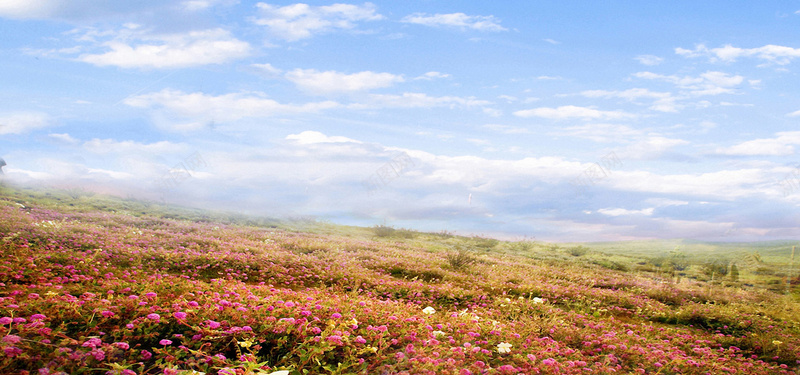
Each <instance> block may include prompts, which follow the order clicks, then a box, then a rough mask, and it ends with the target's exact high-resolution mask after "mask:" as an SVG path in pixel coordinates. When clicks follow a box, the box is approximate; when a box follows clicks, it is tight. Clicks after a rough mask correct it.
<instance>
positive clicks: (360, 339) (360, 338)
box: [353, 336, 367, 344]
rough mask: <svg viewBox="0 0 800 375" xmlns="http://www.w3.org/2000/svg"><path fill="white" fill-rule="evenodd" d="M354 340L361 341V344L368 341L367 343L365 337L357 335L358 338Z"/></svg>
mask: <svg viewBox="0 0 800 375" xmlns="http://www.w3.org/2000/svg"><path fill="white" fill-rule="evenodd" d="M353 341H355V342H357V343H359V344H366V343H367V340H365V339H364V338H363V337H361V336H356V339H355V340H353Z"/></svg>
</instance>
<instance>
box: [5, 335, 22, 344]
mask: <svg viewBox="0 0 800 375" xmlns="http://www.w3.org/2000/svg"><path fill="white" fill-rule="evenodd" d="M20 341H22V337H19V336H17V335H6V336H5V337H3V342H7V343H9V344H16V343H18V342H20Z"/></svg>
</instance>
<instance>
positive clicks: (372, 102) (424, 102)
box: [350, 92, 491, 109]
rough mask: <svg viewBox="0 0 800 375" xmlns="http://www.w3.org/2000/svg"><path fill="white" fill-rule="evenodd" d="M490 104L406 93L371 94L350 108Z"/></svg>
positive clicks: (471, 98)
mask: <svg viewBox="0 0 800 375" xmlns="http://www.w3.org/2000/svg"><path fill="white" fill-rule="evenodd" d="M490 104H491V102H489V101H486V100H480V99H477V98H474V97H459V96H429V95H428V94H424V93H415V92H406V93H403V94H402V95H393V94H372V95H370V96H369V100H368V101H367V102H366V103H362V104H352V105H350V107H351V108H356V109H358V108H382V107H388V108H433V107H448V108H457V107H483V106H487V105H490Z"/></svg>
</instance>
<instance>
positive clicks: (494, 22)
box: [400, 13, 508, 32]
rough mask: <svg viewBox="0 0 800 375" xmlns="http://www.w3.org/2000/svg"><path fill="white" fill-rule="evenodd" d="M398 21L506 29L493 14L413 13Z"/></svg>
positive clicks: (466, 28)
mask: <svg viewBox="0 0 800 375" xmlns="http://www.w3.org/2000/svg"><path fill="white" fill-rule="evenodd" d="M400 22H405V23H414V24H419V25H425V26H433V27H452V28H458V29H462V30H477V31H494V32H498V31H507V30H508V29H506V28H505V27H503V26H501V25H500V20H499V19H497V17H495V16H470V15H466V14H464V13H448V14H438V13H437V14H434V15H428V14H425V13H414V14H412V15H408V16H405V17H403V19H402V20H401V21H400Z"/></svg>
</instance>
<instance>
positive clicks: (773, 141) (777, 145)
mask: <svg viewBox="0 0 800 375" xmlns="http://www.w3.org/2000/svg"><path fill="white" fill-rule="evenodd" d="M776 135H777V137H775V138H762V139H754V140H752V141H746V142H742V143H739V144H737V145H733V146H731V147H724V148H723V147H720V148H717V150H716V151H715V153H716V154H720V155H738V156H755V155H759V156H781V155H792V154H794V153H795V148H794V146H796V145H800V131H791V132H779V133H777V134H776Z"/></svg>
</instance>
